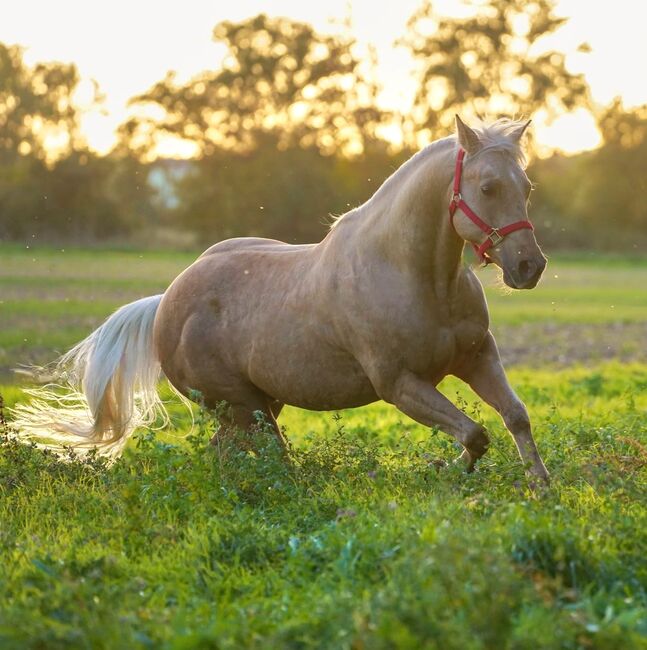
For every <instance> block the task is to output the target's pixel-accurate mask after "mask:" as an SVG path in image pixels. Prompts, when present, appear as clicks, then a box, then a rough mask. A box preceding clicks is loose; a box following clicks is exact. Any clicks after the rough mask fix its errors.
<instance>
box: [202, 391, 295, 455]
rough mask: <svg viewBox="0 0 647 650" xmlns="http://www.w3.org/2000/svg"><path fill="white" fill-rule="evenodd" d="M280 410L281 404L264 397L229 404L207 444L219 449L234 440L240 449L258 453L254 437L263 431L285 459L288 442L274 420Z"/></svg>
mask: <svg viewBox="0 0 647 650" xmlns="http://www.w3.org/2000/svg"><path fill="white" fill-rule="evenodd" d="M282 408H283V404H282V403H281V402H278V401H276V400H271V399H269V398H267V397H265V396H262V397H257V398H255V399H248V400H246V401H245V402H243V403H241V402H236V403H230V404H229V406H228V408H227V410H226V412H225V414H224V415H223V417H222V419H221V425H220V427H219V428H218V431H217V432H216V433H215V434H214V436H213V437H212V438H211V441H210V444H211V445H212V446H214V447H218V448H221V445H222V444H223V443H230V442H234V441H235V442H236V443H237V446H239V447H240V448H241V449H243V450H245V451H253V452H255V453H259V449H258V447H257V445H256V444H255V438H256V436H257V435H258V434H259V432H261V431H263V430H265V431H267V432H269V433H271V434H273V435H274V436H275V438H276V440H277V442H278V443H279V446H280V449H281V451H282V453H283V454H284V455H286V456H287V451H288V443H287V440H286V439H285V436H284V435H283V432H282V431H281V429H280V427H279V425H278V423H277V421H276V418H277V417H278V414H279V413H280V412H281V409H282Z"/></svg>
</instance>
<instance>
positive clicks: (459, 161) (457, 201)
mask: <svg viewBox="0 0 647 650" xmlns="http://www.w3.org/2000/svg"><path fill="white" fill-rule="evenodd" d="M464 158H465V149H459V150H458V156H456V171H455V173H454V189H453V191H452V199H451V201H450V202H449V220H450V221H451V224H452V227H453V228H454V230H456V226H454V215H455V214H456V210H460V211H461V212H462V213H463V214H464V215H465V216H466V217H467V218H468V219H470V220H471V221H472V223H474V224H475V225H476V226H478V227H479V228H480V229H481V230H482V231H483V232H484V233H485V234H486V238H485V241H484V242H483V243H482V244H481V245H480V246H479V245H478V244H472V246H473V248H474V251H475V252H476V254H477V256H478V258H479V259H480V260H481V261H482V262H483V263H484V264H490V262H492V259H491V258H490V257H489V255H487V254H486V252H487V251H488V250H489V249H490V248H492V246H498V245H499V244H500V243H501V242H502V241H503V239H504V238H505V237H506V235H509V234H510V233H511V232H514V231H515V230H522V229H524V228H527V229H529V230H534V228H533V225H532V224H531V223H530V221H515V222H514V223H509V224H508V225H507V226H503V227H501V228H494V227H493V226H490V225H489V224H487V223H485V221H483V219H481V218H480V217H479V216H478V215H477V214H476V212H474V210H472V209H471V208H470V206H469V205H467V203H465V201H464V200H463V197H462V196H461V175H462V173H463V159H464Z"/></svg>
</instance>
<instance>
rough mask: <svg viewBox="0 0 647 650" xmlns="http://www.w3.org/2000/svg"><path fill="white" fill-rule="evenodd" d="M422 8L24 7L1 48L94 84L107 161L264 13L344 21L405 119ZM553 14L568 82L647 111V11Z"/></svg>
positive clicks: (337, 0) (130, 3) (581, 128)
mask: <svg viewBox="0 0 647 650" xmlns="http://www.w3.org/2000/svg"><path fill="white" fill-rule="evenodd" d="M419 3H420V0H397V2H384V3H377V2H376V1H375V0H354V1H353V2H348V1H347V0H326V2H316V3H315V2H304V0H273V1H272V3H271V5H270V6H271V10H270V9H268V3H267V2H262V1H261V0H235V2H223V1H222V0H220V1H219V0H183V1H182V2H177V1H176V0H172V1H171V0H110V2H104V1H100V0H94V1H92V0H57V1H56V2H52V0H20V2H17V1H13V2H11V3H10V6H11V9H8V8H7V7H5V9H4V11H3V15H2V20H0V41H2V42H4V43H7V44H14V43H15V44H20V45H23V46H25V47H26V48H27V53H26V58H27V61H28V63H34V62H36V61H45V60H59V61H72V62H74V63H76V64H77V66H78V68H79V70H80V72H81V75H82V76H83V78H84V79H85V80H86V84H85V90H86V97H87V96H89V95H90V83H89V80H90V79H95V80H96V81H97V82H98V83H99V86H100V89H101V91H102V92H103V93H104V94H105V96H106V101H105V103H104V105H103V110H102V111H94V112H91V113H88V114H86V115H85V117H84V120H83V130H84V133H85V135H86V137H87V139H88V141H89V143H90V144H91V146H93V147H94V148H95V149H97V150H98V151H107V150H108V149H109V148H110V147H111V146H112V144H113V143H114V130H115V128H116V127H117V125H118V124H119V123H121V122H122V121H123V120H124V119H125V118H126V117H127V116H128V109H127V106H126V103H127V101H128V99H129V98H130V97H132V96H133V95H136V94H138V93H141V92H143V91H145V90H147V89H148V88H149V87H150V86H151V85H152V84H154V83H155V82H156V81H158V80H159V79H161V78H162V77H164V75H165V74H166V72H167V70H169V69H173V70H176V71H177V72H178V76H179V78H180V79H181V80H184V79H188V78H189V77H191V76H192V75H194V74H196V73H197V72H200V71H201V70H203V69H206V68H214V67H217V66H218V64H219V63H220V61H221V59H222V56H223V54H224V50H223V49H222V48H221V47H220V46H218V45H216V44H215V43H213V42H212V40H211V31H212V28H213V26H214V25H215V24H216V23H217V22H219V21H221V20H233V21H237V20H241V19H244V18H247V17H249V16H252V15H255V14H257V13H260V12H265V13H271V14H272V15H283V16H289V17H291V18H295V19H298V20H304V21H307V22H310V23H312V24H313V25H314V26H315V27H316V28H317V29H319V30H321V31H325V30H327V29H330V24H331V20H335V19H336V20H340V19H342V18H344V17H346V16H348V15H349V13H350V16H351V19H352V24H353V31H354V33H355V34H356V36H357V37H358V39H359V41H360V43H361V44H363V45H366V44H369V43H370V44H373V45H374V46H375V47H376V49H377V53H378V57H379V60H378V62H379V70H378V71H379V75H380V80H381V82H382V84H383V86H384V92H383V94H382V97H381V101H382V103H383V104H384V106H385V107H391V108H400V109H406V107H407V106H408V105H409V102H410V101H411V98H412V95H413V93H414V92H415V84H414V81H413V80H412V78H411V77H410V70H411V67H412V63H411V60H410V59H409V56H408V54H407V52H406V51H405V50H403V49H402V48H396V47H395V46H394V45H393V43H394V41H395V40H396V39H397V38H398V37H400V36H401V35H402V34H404V32H405V26H406V22H407V19H408V18H409V17H410V16H411V14H412V13H413V12H414V11H415V9H416V8H417V7H418V5H419ZM433 4H434V7H435V9H436V10H437V11H440V12H443V13H447V14H458V13H460V12H461V10H462V3H461V2H459V1H458V0H435V1H434V3H433ZM378 7H379V9H378ZM557 7H558V11H557V13H558V14H559V15H563V16H567V17H569V18H570V20H569V22H568V23H567V25H566V26H565V27H563V28H562V29H561V30H560V31H559V32H558V33H557V34H556V35H555V36H554V37H553V38H552V39H551V42H550V45H551V46H552V47H555V48H557V49H560V50H562V51H563V52H566V53H567V55H568V59H567V61H568V66H569V68H570V70H571V71H572V72H583V73H584V74H585V75H586V77H587V79H588V82H589V84H590V86H591V91H592V94H593V98H594V100H595V101H596V102H599V103H600V104H606V103H609V102H610V101H611V100H612V99H613V98H614V97H615V96H617V95H620V96H621V97H622V98H623V100H624V102H625V105H626V106H627V107H630V106H635V105H638V104H644V103H647V81H646V77H645V74H644V66H645V63H647V37H645V23H646V20H645V19H646V18H647V3H643V2H640V1H637V0H614V2H613V3H609V4H607V3H604V4H603V3H601V2H600V3H597V2H592V1H587V0H559V1H558V5H557ZM611 7H612V8H613V10H612V11H610V8H611ZM582 42H587V43H588V44H589V45H590V46H591V48H592V52H591V53H589V54H583V53H578V52H577V47H578V45H580V43H582ZM80 97H81V99H82V98H83V92H81V93H80ZM535 122H536V124H535V133H536V136H537V140H538V142H539V144H540V145H543V146H544V147H559V148H560V149H562V150H563V151H566V152H574V151H578V150H581V149H585V148H592V147H594V146H596V144H597V143H598V134H597V131H596V129H595V126H594V124H593V121H592V119H591V118H590V116H588V114H579V115H572V116H565V117H563V118H560V119H559V120H557V121H556V122H555V123H554V124H553V125H552V126H548V125H545V124H541V119H539V120H535ZM168 153H172V152H168Z"/></svg>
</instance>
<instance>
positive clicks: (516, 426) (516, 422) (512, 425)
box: [503, 402, 530, 431]
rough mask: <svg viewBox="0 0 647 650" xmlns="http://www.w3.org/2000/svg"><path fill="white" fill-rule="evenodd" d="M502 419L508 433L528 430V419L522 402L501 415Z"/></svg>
mask: <svg viewBox="0 0 647 650" xmlns="http://www.w3.org/2000/svg"><path fill="white" fill-rule="evenodd" d="M503 419H504V421H505V424H506V426H507V427H508V429H509V430H510V431H524V430H528V429H530V417H529V416H528V410H527V409H526V407H525V405H524V404H523V402H517V403H516V404H514V405H513V406H512V407H511V408H510V409H507V410H506V411H505V412H504V413H503Z"/></svg>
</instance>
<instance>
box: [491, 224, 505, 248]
mask: <svg viewBox="0 0 647 650" xmlns="http://www.w3.org/2000/svg"><path fill="white" fill-rule="evenodd" d="M487 238H488V239H489V240H490V241H491V242H492V246H498V245H499V244H500V243H501V242H502V241H503V235H502V234H501V233H500V232H499V231H498V230H497V229H496V228H492V232H491V233H490V234H489V235H488V236H487Z"/></svg>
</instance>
